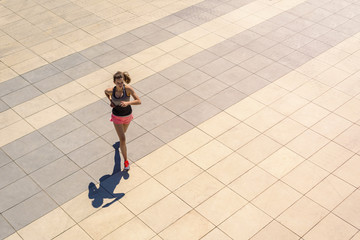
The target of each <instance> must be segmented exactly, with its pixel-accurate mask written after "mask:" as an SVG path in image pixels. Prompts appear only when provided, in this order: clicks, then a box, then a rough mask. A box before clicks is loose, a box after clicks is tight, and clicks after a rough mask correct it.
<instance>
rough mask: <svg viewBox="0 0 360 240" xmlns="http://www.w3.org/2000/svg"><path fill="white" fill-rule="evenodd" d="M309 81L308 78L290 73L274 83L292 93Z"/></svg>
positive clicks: (296, 73)
mask: <svg viewBox="0 0 360 240" xmlns="http://www.w3.org/2000/svg"><path fill="white" fill-rule="evenodd" d="M310 79H311V78H310V77H308V76H306V75H304V74H302V73H299V72H296V71H292V72H289V73H288V74H286V75H285V76H283V77H281V78H280V79H278V80H276V81H275V82H274V83H275V84H276V85H278V86H280V87H282V88H284V89H286V90H288V91H293V90H295V89H296V88H298V87H300V86H301V85H303V84H305V83H306V82H308V81H309V80H310Z"/></svg>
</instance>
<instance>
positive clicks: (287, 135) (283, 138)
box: [265, 118, 306, 145]
mask: <svg viewBox="0 0 360 240" xmlns="http://www.w3.org/2000/svg"><path fill="white" fill-rule="evenodd" d="M305 130H306V127H304V126H303V125H301V124H300V123H298V122H296V121H294V120H292V119H291V118H285V119H284V120H282V121H281V122H279V123H278V124H276V125H274V126H273V127H272V128H270V129H269V130H267V131H266V132H265V134H266V135H267V136H269V137H271V138H272V139H274V140H275V141H277V142H279V143H281V144H284V145H285V144H287V143H288V142H289V141H291V140H292V139H294V138H295V137H297V136H298V135H300V134H301V133H302V132H304V131H305Z"/></svg>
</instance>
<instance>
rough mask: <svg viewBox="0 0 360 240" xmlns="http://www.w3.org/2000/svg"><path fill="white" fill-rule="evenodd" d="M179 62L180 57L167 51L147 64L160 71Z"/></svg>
mask: <svg viewBox="0 0 360 240" xmlns="http://www.w3.org/2000/svg"><path fill="white" fill-rule="evenodd" d="M178 62H179V59H177V58H176V57H174V56H172V55H170V54H168V53H166V54H164V55H162V56H160V57H158V58H155V59H153V60H150V61H149V62H147V63H146V64H145V66H147V67H148V68H150V69H152V70H153V71H155V72H160V71H162V70H164V69H166V68H168V67H170V66H173V65H175V64H176V63H178Z"/></svg>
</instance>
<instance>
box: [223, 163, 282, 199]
mask: <svg viewBox="0 0 360 240" xmlns="http://www.w3.org/2000/svg"><path fill="white" fill-rule="evenodd" d="M276 180H277V179H276V178H275V177H273V176H272V175H270V174H269V173H267V172H265V171H264V170H262V169H261V168H259V167H256V166H255V167H254V168H252V169H251V170H249V171H248V172H246V173H245V174H243V175H242V176H241V177H239V178H238V179H236V180H235V181H234V182H232V183H231V184H230V185H229V187H230V188H231V189H232V190H234V191H235V192H237V193H238V194H240V196H242V197H244V198H245V199H247V200H249V201H250V200H251V199H253V198H254V197H256V196H257V195H258V194H260V193H261V192H263V191H264V190H265V189H267V188H268V187H270V186H271V185H272V184H273V183H274V182H276Z"/></svg>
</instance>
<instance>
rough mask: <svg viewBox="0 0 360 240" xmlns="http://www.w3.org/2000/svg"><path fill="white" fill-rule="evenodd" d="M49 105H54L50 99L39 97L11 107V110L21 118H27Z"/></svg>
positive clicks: (44, 96) (43, 96)
mask: <svg viewBox="0 0 360 240" xmlns="http://www.w3.org/2000/svg"><path fill="white" fill-rule="evenodd" d="M51 105H54V102H53V101H52V100H51V99H50V98H48V97H47V96H46V95H40V96H38V97H35V98H33V99H31V100H29V101H27V102H25V103H22V104H19V105H17V106H15V107H13V109H14V110H15V111H16V112H17V113H18V114H19V115H20V116H21V117H28V116H30V115H32V114H34V113H37V112H39V111H41V110H43V109H45V108H48V107H50V106H51Z"/></svg>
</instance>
